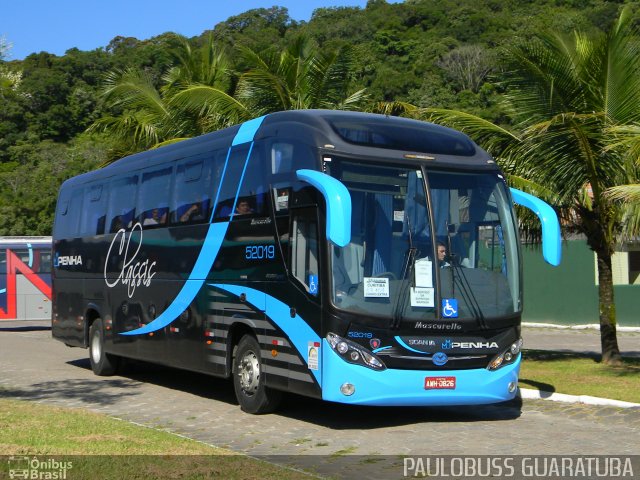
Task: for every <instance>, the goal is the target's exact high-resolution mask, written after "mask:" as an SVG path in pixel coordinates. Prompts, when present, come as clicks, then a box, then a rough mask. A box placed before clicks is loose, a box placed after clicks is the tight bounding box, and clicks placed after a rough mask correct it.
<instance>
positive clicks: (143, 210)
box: [138, 167, 173, 228]
mask: <svg viewBox="0 0 640 480" xmlns="http://www.w3.org/2000/svg"><path fill="white" fill-rule="evenodd" d="M172 170H173V169H172V168H171V167H168V168H163V169H162V170H154V171H147V172H144V173H143V174H142V181H141V182H140V190H139V194H138V212H140V214H139V217H138V221H139V222H140V223H141V224H142V225H143V227H145V228H153V227H155V226H159V225H164V224H165V223H167V217H168V216H169V199H170V198H171V179H172Z"/></svg>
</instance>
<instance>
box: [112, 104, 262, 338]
mask: <svg viewBox="0 0 640 480" xmlns="http://www.w3.org/2000/svg"><path fill="white" fill-rule="evenodd" d="M264 118H265V117H264V116H262V117H258V118H255V119H253V120H250V121H248V122H245V123H243V124H242V125H240V129H239V130H238V133H236V136H235V137H234V138H233V141H232V142H231V147H234V146H236V145H241V144H243V143H247V142H252V141H253V137H254V136H255V134H256V132H257V131H258V128H260V125H261V124H262V121H263V120H264ZM252 147H253V145H252V146H251V147H250V148H249V152H248V154H247V158H245V165H244V166H245V168H246V166H247V162H248V161H249V155H250V154H251V150H252ZM230 154H231V148H229V152H228V153H227V159H226V161H225V167H224V171H226V169H227V163H228V162H229V157H230ZM224 171H223V177H222V179H221V182H220V183H221V184H222V181H224ZM239 192H240V185H238V190H237V191H236V198H235V200H234V205H235V202H237V200H238V194H239ZM219 193H220V188H218V194H219ZM217 201H218V197H217V195H216V202H215V203H217ZM215 209H216V205H215V204H214V205H213V211H215ZM228 227H229V222H219V223H210V224H209V229H208V230H207V236H206V237H205V240H204V243H203V244H202V248H201V249H200V254H199V255H198V259H197V260H196V263H195V265H194V266H193V270H192V271H191V273H190V274H189V278H188V279H187V280H186V281H185V283H184V285H183V286H182V289H181V290H180V292H179V293H178V296H177V297H176V298H175V299H174V300H173V302H171V305H169V306H168V307H167V309H166V310H165V311H164V312H162V313H161V314H160V316H159V317H158V318H156V319H154V320H153V321H151V322H150V323H148V324H147V325H145V326H144V327H140V328H136V329H135V330H131V331H129V332H121V333H120V334H121V335H144V334H147V333H151V332H155V331H156V330H160V329H161V328H164V327H166V326H167V325H169V324H170V323H171V322H173V321H174V320H175V319H176V318H178V316H179V315H180V314H181V313H182V312H184V311H185V310H186V309H187V308H188V307H189V305H191V302H193V300H194V299H195V298H196V295H198V292H199V291H200V289H201V288H202V285H203V284H204V282H205V280H206V279H207V276H208V275H209V272H210V271H211V267H212V266H213V262H214V261H215V259H216V257H217V256H218V253H219V251H220V247H221V246H222V242H223V240H224V237H225V235H226V234H227V229H228Z"/></svg>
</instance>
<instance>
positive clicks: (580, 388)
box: [520, 350, 640, 403]
mask: <svg viewBox="0 0 640 480" xmlns="http://www.w3.org/2000/svg"><path fill="white" fill-rule="evenodd" d="M520 386H521V387H524V388H534V389H538V390H543V391H547V392H558V393H566V394H569V395H590V396H593V397H603V398H611V399H614V400H623V401H626V402H634V403H640V359H639V358H625V364H624V365H623V366H622V367H608V366H606V365H604V364H602V363H601V362H600V361H599V359H597V358H594V357H591V356H587V355H582V354H576V353H559V352H549V351H542V350H525V351H524V352H523V362H522V367H521V368H520Z"/></svg>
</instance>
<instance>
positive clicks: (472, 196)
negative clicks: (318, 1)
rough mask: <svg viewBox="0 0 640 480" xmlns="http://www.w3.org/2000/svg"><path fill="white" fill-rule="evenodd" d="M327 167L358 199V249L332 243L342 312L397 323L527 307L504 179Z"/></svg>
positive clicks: (354, 244)
mask: <svg viewBox="0 0 640 480" xmlns="http://www.w3.org/2000/svg"><path fill="white" fill-rule="evenodd" d="M328 169H329V173H330V174H331V175H332V176H334V177H335V178H338V179H339V180H340V181H341V182H342V183H343V184H344V185H345V186H346V187H347V189H348V190H349V192H350V194H351V201H352V226H351V242H350V243H349V244H348V245H346V246H345V247H337V246H335V245H333V246H332V255H331V262H332V272H331V275H332V287H333V288H332V301H333V304H334V305H335V306H336V307H337V308H339V309H342V310H347V311H350V312H352V313H356V314H361V315H365V316H366V317H377V318H378V320H376V322H384V321H385V320H382V319H380V318H379V317H386V318H387V322H388V323H389V325H390V326H393V325H394V324H395V325H396V326H399V324H400V322H402V321H403V320H410V321H417V320H429V319H439V318H442V317H444V318H460V319H463V318H474V319H478V320H481V321H482V320H485V319H489V318H492V317H504V316H508V315H512V314H513V313H515V312H518V311H519V310H520V289H519V279H520V266H519V262H518V258H519V257H518V247H517V238H516V235H517V229H516V226H515V220H514V217H513V214H512V208H511V205H510V202H509V197H508V195H507V192H506V186H505V184H504V181H503V180H502V178H501V177H500V176H499V174H498V173H493V172H492V173H460V172H447V171H433V172H428V173H426V175H427V178H426V179H425V178H424V175H423V171H422V170H421V169H420V168H419V167H418V166H414V167H409V166H398V165H383V164H377V163H364V162H357V161H351V160H345V159H335V158H334V159H332V161H331V163H330V164H328ZM425 180H426V181H425ZM427 185H428V186H429V187H428V188H429V189H430V192H429V195H427V192H426V190H425V188H426V186H427ZM432 222H433V225H432ZM438 307H441V308H438ZM381 326H383V325H381Z"/></svg>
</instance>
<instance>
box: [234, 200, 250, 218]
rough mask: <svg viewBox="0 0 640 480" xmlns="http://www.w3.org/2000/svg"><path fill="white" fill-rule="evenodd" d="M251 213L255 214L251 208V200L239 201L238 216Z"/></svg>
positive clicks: (237, 206)
mask: <svg viewBox="0 0 640 480" xmlns="http://www.w3.org/2000/svg"><path fill="white" fill-rule="evenodd" d="M250 213H253V208H251V205H250V204H249V200H238V204H237V205H236V214H237V215H248V214H250Z"/></svg>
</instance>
